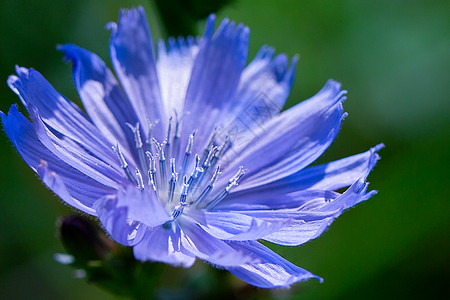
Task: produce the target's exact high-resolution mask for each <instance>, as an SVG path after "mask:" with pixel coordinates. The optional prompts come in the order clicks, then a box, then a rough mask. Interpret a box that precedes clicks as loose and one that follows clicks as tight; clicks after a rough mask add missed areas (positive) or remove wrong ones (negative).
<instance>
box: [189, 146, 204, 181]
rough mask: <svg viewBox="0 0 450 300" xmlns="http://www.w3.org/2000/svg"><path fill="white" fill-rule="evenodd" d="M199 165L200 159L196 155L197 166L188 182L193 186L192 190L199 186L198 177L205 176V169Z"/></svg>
mask: <svg viewBox="0 0 450 300" xmlns="http://www.w3.org/2000/svg"><path fill="white" fill-rule="evenodd" d="M199 164H200V157H199V156H198V154H195V166H194V169H193V170H192V173H191V177H190V178H189V181H188V184H189V186H191V187H192V188H194V187H195V185H196V184H197V179H198V177H199V176H201V175H202V174H203V168H201V167H199Z"/></svg>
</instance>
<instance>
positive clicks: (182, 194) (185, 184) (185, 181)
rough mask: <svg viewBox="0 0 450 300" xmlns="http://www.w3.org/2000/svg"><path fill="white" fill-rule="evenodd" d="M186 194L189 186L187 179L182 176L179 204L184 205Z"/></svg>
mask: <svg viewBox="0 0 450 300" xmlns="http://www.w3.org/2000/svg"><path fill="white" fill-rule="evenodd" d="M188 193H189V184H188V182H187V177H186V176H183V187H182V188H181V196H180V203H186V198H187V195H188Z"/></svg>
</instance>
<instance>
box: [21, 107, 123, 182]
mask: <svg viewBox="0 0 450 300" xmlns="http://www.w3.org/2000/svg"><path fill="white" fill-rule="evenodd" d="M30 116H31V118H32V119H33V125H34V128H35V130H36V135H37V137H38V139H39V141H40V142H41V143H42V144H43V145H44V146H45V147H46V148H47V149H48V150H49V151H50V152H52V153H53V154H54V155H56V156H57V157H58V158H60V159H61V160H62V161H64V162H65V163H67V164H68V165H70V166H72V167H74V168H75V169H77V170H79V171H80V172H82V173H83V174H86V175H87V176H89V177H90V178H92V179H94V180H96V181H98V182H100V183H102V184H104V185H106V186H109V187H112V188H115V189H117V188H118V187H119V186H120V183H121V182H123V181H124V177H123V175H122V174H121V173H120V172H119V170H117V169H114V168H113V167H112V166H113V164H107V163H106V162H103V161H101V160H100V159H98V158H96V157H94V156H92V155H91V154H90V153H89V152H87V151H86V150H85V149H84V148H82V147H81V146H80V145H78V144H76V143H74V142H73V141H71V140H70V139H68V138H64V137H58V136H56V135H55V134H54V133H53V132H52V131H50V130H49V129H48V128H47V127H46V126H45V124H44V122H43V121H42V119H41V117H40V116H39V115H38V111H37V110H36V109H30Z"/></svg>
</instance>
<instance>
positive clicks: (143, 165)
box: [127, 123, 148, 174]
mask: <svg viewBox="0 0 450 300" xmlns="http://www.w3.org/2000/svg"><path fill="white" fill-rule="evenodd" d="M127 126H128V127H129V128H130V129H131V131H132V132H133V134H134V141H135V143H136V149H137V152H138V156H139V163H140V165H141V168H142V170H143V172H144V174H147V172H148V169H147V163H146V161H145V154H144V148H143V146H144V145H143V144H142V139H141V132H140V128H139V126H140V125H139V123H136V126H133V125H131V124H130V123H127Z"/></svg>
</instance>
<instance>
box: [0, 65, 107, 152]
mask: <svg viewBox="0 0 450 300" xmlns="http://www.w3.org/2000/svg"><path fill="white" fill-rule="evenodd" d="M16 71H17V73H18V75H19V77H15V76H11V77H10V78H9V80H8V84H9V85H10V88H11V89H12V90H13V91H14V92H16V93H17V94H18V95H19V97H20V98H21V99H22V101H24V105H25V107H26V108H27V110H28V111H29V113H31V112H30V107H31V106H32V107H35V108H36V109H37V110H38V111H39V115H40V117H41V118H42V120H43V121H44V122H45V124H46V125H47V126H49V127H51V128H52V130H54V131H56V132H58V133H59V134H61V135H64V136H67V137H68V138H70V139H72V140H74V141H76V142H77V143H79V144H81V145H83V147H84V148H86V149H87V150H88V151H90V152H91V153H92V154H93V155H96V156H97V157H101V159H102V160H104V161H115V153H114V152H113V151H112V149H111V147H110V143H109V142H108V141H107V140H106V139H105V138H104V137H103V135H102V133H101V132H100V131H99V130H98V129H97V127H95V125H94V124H92V123H91V122H90V121H89V120H88V119H87V117H86V116H85V114H84V113H83V112H82V111H81V110H80V109H79V108H78V107H77V106H76V105H75V104H74V103H73V102H70V101H69V100H67V99H66V98H64V97H63V96H62V95H61V94H59V93H58V92H57V91H56V90H55V89H54V88H53V87H52V86H51V85H50V83H48V81H47V80H46V79H45V78H44V77H43V76H42V75H41V74H40V73H39V72H37V71H35V70H33V69H25V68H19V67H18V68H17V69H16Z"/></svg>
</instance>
